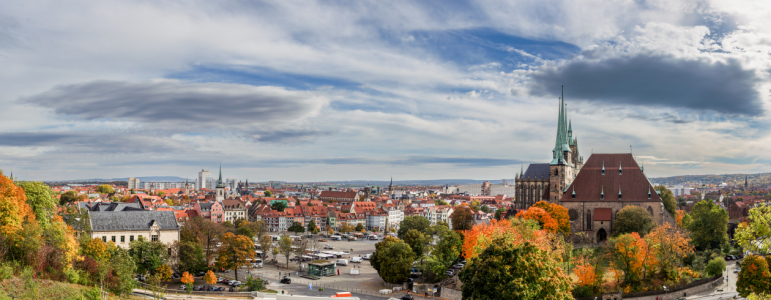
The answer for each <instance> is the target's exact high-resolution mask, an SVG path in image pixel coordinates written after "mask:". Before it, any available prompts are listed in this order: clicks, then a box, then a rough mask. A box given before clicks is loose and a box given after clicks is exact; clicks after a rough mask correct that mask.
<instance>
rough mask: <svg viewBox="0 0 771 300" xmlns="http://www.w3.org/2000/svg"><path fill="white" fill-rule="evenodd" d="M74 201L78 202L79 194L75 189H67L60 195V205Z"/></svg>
mask: <svg viewBox="0 0 771 300" xmlns="http://www.w3.org/2000/svg"><path fill="white" fill-rule="evenodd" d="M72 202H78V195H77V194H75V192H73V191H67V192H65V193H64V194H62V195H61V196H60V197H59V204H60V205H65V204H67V203H72Z"/></svg>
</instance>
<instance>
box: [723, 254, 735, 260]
mask: <svg viewBox="0 0 771 300" xmlns="http://www.w3.org/2000/svg"><path fill="white" fill-rule="evenodd" d="M725 260H726V261H729V260H734V258H733V257H731V256H730V255H726V256H725Z"/></svg>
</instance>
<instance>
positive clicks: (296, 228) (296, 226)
mask: <svg viewBox="0 0 771 300" xmlns="http://www.w3.org/2000/svg"><path fill="white" fill-rule="evenodd" d="M286 231H289V232H294V233H303V232H305V227H303V224H300V222H293V223H292V226H289V228H287V229H286Z"/></svg>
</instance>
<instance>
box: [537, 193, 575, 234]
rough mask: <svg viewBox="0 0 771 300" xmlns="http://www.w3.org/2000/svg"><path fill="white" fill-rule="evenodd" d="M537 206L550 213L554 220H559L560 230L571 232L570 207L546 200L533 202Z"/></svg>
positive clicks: (564, 232)
mask: <svg viewBox="0 0 771 300" xmlns="http://www.w3.org/2000/svg"><path fill="white" fill-rule="evenodd" d="M533 206H535V207H540V208H542V209H543V210H545V211H546V213H548V214H549V216H550V217H552V219H554V221H556V222H557V228H558V231H559V232H561V233H563V234H569V233H570V216H569V215H568V209H567V208H565V207H564V206H562V205H559V204H555V203H550V202H546V201H538V202H536V203H535V204H533Z"/></svg>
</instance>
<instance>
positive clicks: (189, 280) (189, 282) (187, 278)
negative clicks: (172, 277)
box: [180, 272, 195, 295]
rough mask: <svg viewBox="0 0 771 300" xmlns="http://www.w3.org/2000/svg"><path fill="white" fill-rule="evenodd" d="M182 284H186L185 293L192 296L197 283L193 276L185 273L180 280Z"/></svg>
mask: <svg viewBox="0 0 771 300" xmlns="http://www.w3.org/2000/svg"><path fill="white" fill-rule="evenodd" d="M180 281H182V283H184V284H185V291H187V294H188V295H190V294H192V293H193V283H194V282H195V278H193V275H192V274H190V273H188V272H185V273H182V279H181V280H180Z"/></svg>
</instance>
